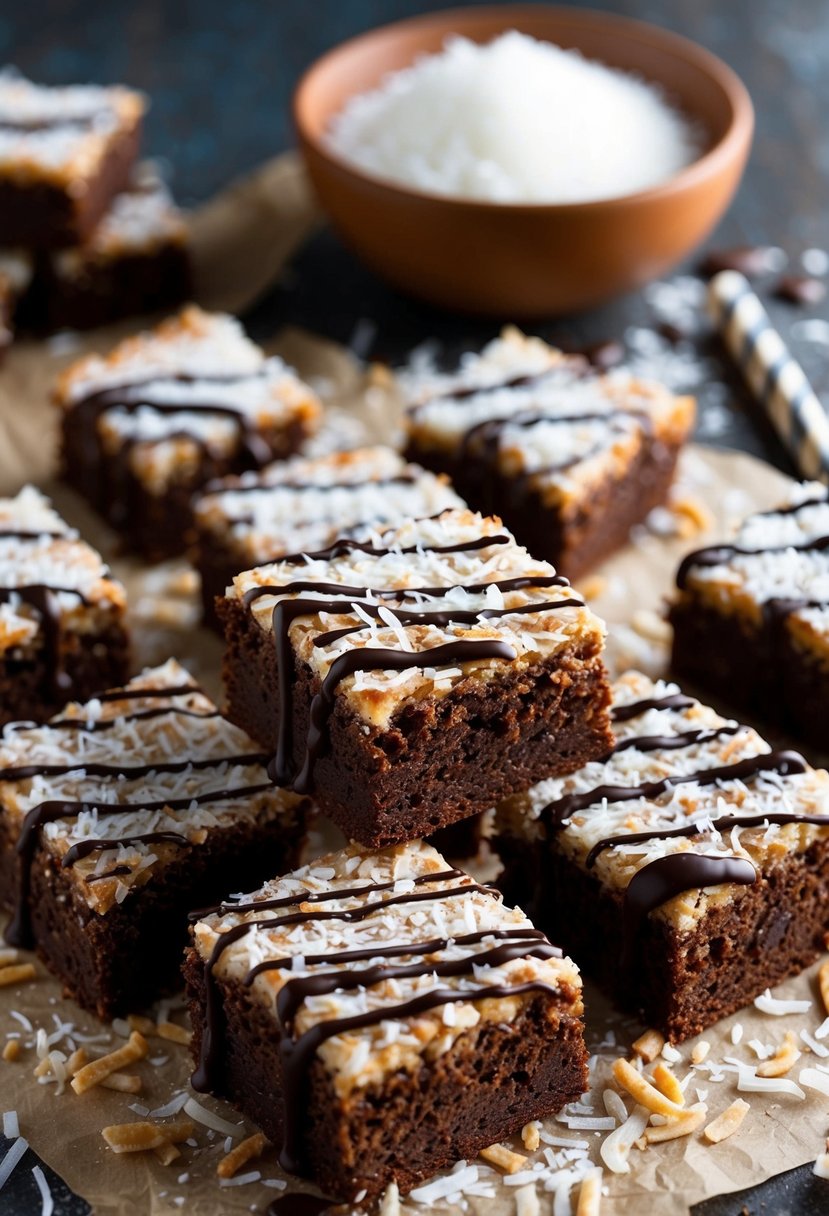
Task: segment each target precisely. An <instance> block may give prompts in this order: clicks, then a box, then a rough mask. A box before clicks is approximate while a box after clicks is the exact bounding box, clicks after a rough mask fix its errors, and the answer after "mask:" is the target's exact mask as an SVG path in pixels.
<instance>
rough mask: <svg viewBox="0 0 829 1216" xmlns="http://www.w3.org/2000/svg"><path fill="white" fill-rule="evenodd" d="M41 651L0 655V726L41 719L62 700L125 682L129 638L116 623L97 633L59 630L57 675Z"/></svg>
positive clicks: (53, 711)
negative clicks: (57, 675) (60, 633)
mask: <svg viewBox="0 0 829 1216" xmlns="http://www.w3.org/2000/svg"><path fill="white" fill-rule="evenodd" d="M53 658H54V656H51V655H50V654H49V652H48V651H47V650H44V649H43V648H40V649H38V650H36V651H27V650H25V649H20V650H17V651H9V652H7V653H6V655H5V656H4V657H3V658H1V659H0V726H5V725H6V723H7V722H45V721H46V720H47V719H48V718H51V717H52V716H53V715H54V714H56V713H57V712H58V711H59V710H60V709H62V708H63V706H64V705H65V704H66V703H67V701H88V700H89V698H90V697H92V696H94V694H95V693H96V692H100V690H101V689H102V688H117V687H119V686H120V685H122V684H124V683H126V680H127V678H128V675H129V666H130V647H129V637H128V635H127V633H126V631H125V630H124V629H123V628H122V627H121V626H114V627H112V628H110V629H107V630H105V631H104V632H103V633H92V634H81V633H63V634H62V635H61V637H60V641H59V657H58V658H59V678H58V679H56V673H55V667H54V665H53Z"/></svg>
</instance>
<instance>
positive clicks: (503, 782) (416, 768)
mask: <svg viewBox="0 0 829 1216" xmlns="http://www.w3.org/2000/svg"><path fill="white" fill-rule="evenodd" d="M218 610H219V615H220V617H221V619H222V624H223V626H224V631H225V637H226V639H227V649H226V651H225V656H224V660H223V676H224V684H225V692H226V695H227V715H228V717H229V718H230V720H231V721H232V722H235V723H236V724H237V725H238V726H241V727H242V728H243V729H244V730H246V731H247V733H248V734H249V735H251V736H252V737H253V738H254V739H256V740H257V741H258V742H259V743H260V744H261V745H262V746H263V747H265V748H268V749H270V750H272V751H275V750H276V744H277V731H278V717H279V714H278V708H277V707H278V703H279V677H278V671H277V662H276V650H275V646H274V639H273V636H272V634H271V633H270V632H265V631H264V630H263V629H261V628H260V627H259V626H258V625H257V623H256V621H255V619H254V618H253V616H252V615H251V614H250V613H249V612H248V611H247V609H246V608H245V607H243V606H242V605H241V604H240V603H239V602H238V600H234V599H230V598H225V599H224V600H222V601H220V602H219V604H218ZM318 687H319V682H318V680H317V678H316V677H315V676H313V675H312V673H311V671H310V668H308V667H306V666H305V664H302V665H301V668H300V669H299V670H297V671H296V673H295V683H294V687H293V692H292V701H293V711H292V717H293V755H294V761H295V763H296V764H297V765H299V764H300V763H301V760H302V757H303V752H304V746H305V738H306V735H307V731H308V723H309V713H310V706H311V701H312V698H313V696H314V694H315V693H316V692H317V691H318ZM609 698H610V693H609V689H608V685H607V681H606V676H605V670H604V666H603V664H602V660H601V654H600V651H599V644H598V641H596V640H594V639H590V641H587V642H585V643H583V644H578V645H574V646H573V647H572V648H571V649H570V650H569V651H568V652H567V653H565V654H557V655H556V656H554V658H553V659H551V660H549V661H547V662H546V663H542V664H538V665H537V666H535V667H530V668H527V669H525V670H523V671H509V672H508V673H507V674H505V675H503V676H500V677H499V678H497V679H493V680H490V681H486V682H485V681H482V680H476V679H474V678H472V679H469V680H467V681H464V682H462V683H459V684H458V685H457V686H456V687H455V689H453V691H452V693H451V694H449V695H447V696H445V697H442V698H439V697H428V698H425V699H423V700H422V701H419V702H417V703H416V704H404V705H403V707H402V708H401V709H400V710H398V711H397V712H396V713H395V715H394V717H393V718H392V720H391V723H390V725H389V727H388V729H386V730H382V731H381V730H379V729H377V728H375V727H370V728H369V729H368V733H366V724H365V723H363V722H362V721H361V720H360V719H359V718H358V717H357V716H355V715H354V714H352V713H350V712H349V709H348V706H347V703H346V701H345V700H344V698H342V697H336V698H335V706H334V710H333V712H332V714H331V717H330V720H329V723H328V727H327V732H326V734H327V740H328V742H327V745H326V747H325V748H324V749H323V751H322V752H321V754H320V755H319V757H318V759H317V761H316V764H315V766H314V791H313V792H314V796H315V798H316V800H317V802H318V803H319V805H320V808H321V809H322V810H323V811H324V812H325V813H326V814H327V815H328V816H329V818H331V819H332V820H333V821H334V823H335V824H336V825H337V826H338V827H339V828H341V830H342V831H343V832H344V833H345V835H346V836H347V837H348V838H349V839H352V840H358V841H359V842H360V843H361V844H363V845H365V846H367V847H369V848H382V847H385V846H386V845H390V844H396V843H398V842H400V841H404V840H416V839H418V838H420V837H423V836H429V835H431V834H432V833H433V832H435V831H437V829H438V828H445V827H448V826H449V825H450V824H452V823H455V822H457V821H458V820H461V819H465V818H467V817H468V816H470V815H474V814H476V813H477V812H479V811H485V810H488V809H489V808H490V807H491V806H493V805H494V804H495V803H496V802H497V801H498V800H499V799H500V798H504V797H507V796H508V795H509V794H510V793H517V792H518V791H520V790H524V789H527V788H528V787H529V786H531V785H533V784H534V783H535V782H537V781H541V780H542V779H543V778H545V777H549V776H556V775H564V774H566V773H570V772H573V771H574V770H575V769H577V768H580V767H581V766H582V765H583V764H586V763H587V762H588V761H590V760H594V759H597V758H598V757H599V756H602V755H604V754H605V753H606V752H607V751H608V750H609V749H610V748H611V747H612V746H613V735H612V732H611V729H610V724H609V717H608V704H609Z"/></svg>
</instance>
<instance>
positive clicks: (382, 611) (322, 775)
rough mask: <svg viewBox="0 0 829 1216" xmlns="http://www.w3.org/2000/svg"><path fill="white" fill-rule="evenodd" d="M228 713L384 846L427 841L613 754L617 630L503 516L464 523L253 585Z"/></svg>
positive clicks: (353, 551) (413, 523)
mask: <svg viewBox="0 0 829 1216" xmlns="http://www.w3.org/2000/svg"><path fill="white" fill-rule="evenodd" d="M217 609H218V612H219V616H220V618H221V621H222V624H223V627H224V630H225V636H226V639H227V649H226V653H225V660H224V668H223V673H224V681H225V689H226V692H227V706H228V709H227V712H228V715H229V716H230V718H231V719H232V720H233V721H235V722H238V723H239V725H240V726H242V727H243V728H244V729H245V730H247V731H248V733H249V734H251V735H252V736H253V737H254V738H255V739H258V740H259V742H260V743H261V744H262V745H263V746H264V747H267V748H269V749H273V750H274V751H275V752H276V755H275V758H274V762H273V764H272V765H271V768H270V772H271V773H272V775H273V776H274V778H275V780H277V781H278V782H279V783H280V784H282V785H287V784H289V783H291V782H293V788H294V789H296V790H299V791H301V792H306V793H310V792H312V791H313V792H314V794H315V796H316V798H317V800H318V802H319V804H320V806H321V808H322V810H323V811H324V812H325V813H326V814H327V815H328V816H329V817H330V818H331V819H332V820H333V821H334V822H335V823H336V824H337V826H338V827H340V828H341V829H342V831H343V832H344V833H345V835H346V836H347V837H349V838H350V839H355V840H359V841H360V842H361V843H362V844H364V845H367V846H369V847H372V848H374V847H379V846H384V845H387V844H394V843H396V842H398V841H402V840H412V839H414V838H416V837H419V836H428V835H430V834H431V833H432V832H434V831H436V830H437V829H438V828H443V827H447V826H448V825H449V824H450V823H454V822H456V821H458V820H460V819H463V818H465V817H467V816H469V815H473V814H475V813H476V812H478V811H482V810H486V809H487V808H488V807H490V806H492V805H493V802H495V801H496V800H497V799H498V798H501V797H504V796H506V795H507V794H508V793H514V792H517V791H518V790H520V789H525V788H526V787H527V786H528V785H530V784H532V782H533V781H535V780H538V779H540V778H541V777H542V776H548V775H550V774H551V773H565V772H570V771H571V770H572V769H574V768H577V767H579V765H581V764H583V763H585V762H586V761H587V760H589V759H591V758H592V757H594V756H596V755H601V754H603V753H604V752H605V751H606V750H607V748H608V747H609V746H610V743H611V741H612V737H611V733H610V727H609V723H608V718H607V703H608V697H609V690H608V686H607V682H606V676H605V671H604V666H603V664H602V646H603V641H604V637H603V626H602V624H601V622H600V621H599V620H598V619H597V618H596V617H595V616H594V615H593V613H592V612H591V611H590V609H589V608H587V607H586V606H585V604H584V602H583V601H582V599H581V598H580V597H579V596H578V595H577V594H576V593H575V592H574V591H573V590H572V588H571V587H570V586H569V584H567V582H566V580H565V579H562V578H561V576H559V575H557V574H556V573H555V571H554V570H553V567H552V566H550V565H548V564H547V563H546V562H539V561H536V560H535V558H533V557H531V556H530V554H529V553H527V551H526V549H523V548H521V547H520V546H519V545H518V544H517V543H516V542H515V540H514V538H513V537H512V536H511V535H510V534H509V533H508V532H506V531H505V530H504V528H503V526H502V524H501V521H500V520H499V519H497V518H484V517H482V516H480V515H476V514H474V513H473V512H471V511H467V510H449V511H445V512H443V513H442V514H441V515H439V516H437V517H434V518H426V519H419V520H408V521H406V522H404V523H402V524H398V525H393V526H388V527H383V528H381V529H379V530H378V531H376V532H374V533H372V534H371V535H370V536H369V537H368V538H367V539H366V540H362V541H360V540H354V539H342V540H338V541H335V542H334V544H333V545H332V546H331V547H330V548H329V549H327V550H324V551H322V552H319V553H316V554H312V555H301V554H297V555H294V556H292V557H288V558H284V559H282V560H281V561H277V562H274V563H272V564H270V565H267V566H258V567H256V568H255V569H253V570H249V571H246V572H244V573H243V574H240V575H237V576H236V578H235V579H234V580H233V585H232V586H231V587H230V588H229V590H228V593H227V595H226V596H225V598H224V599H222V600H219V601H218V603H217Z"/></svg>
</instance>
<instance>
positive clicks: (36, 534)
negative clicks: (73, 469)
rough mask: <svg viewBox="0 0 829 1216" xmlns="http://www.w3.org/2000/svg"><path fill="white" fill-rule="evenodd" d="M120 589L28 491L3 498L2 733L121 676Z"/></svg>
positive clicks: (124, 643) (124, 662)
mask: <svg viewBox="0 0 829 1216" xmlns="http://www.w3.org/2000/svg"><path fill="white" fill-rule="evenodd" d="M125 612H126V596H125V593H124V588H123V587H122V586H121V584H120V583H119V582H116V581H115V580H114V579H113V578H112V577H111V575H110V573H109V571H108V570H107V568H106V566H105V565H104V563H103V561H102V560H101V557H100V556H99V554H98V553H96V552H95V550H94V549H92V548H90V546H89V545H87V544H85V543H84V542H83V541H82V540H79V539H78V534H77V532H74V531H73V530H72V529H71V528H70V527H69V526H68V525H67V524H66V523H64V521H63V520H62V519H61V517H60V516H59V515H58V513H57V511H55V510H54V508H53V507H52V505H51V503H50V502H49V500H48V499H46V498H44V497H43V495H42V494H41V493H40V492H39V491H38V490H36V489H34V488H33V487H32V486H26V487H25V488H24V489H23V490H21V491H20V493H19V494H18V495H17V496H16V497H15V498H0V724H2V723H4V722H10V721H13V720H15V719H23V718H26V719H31V720H33V721H43V719H44V718H48V717H49V716H50V714H53V713H55V712H56V711H57V710H58V709H59V708H60V707H61V706H62V705H63V704H64V703H65V702H66V701H68V700H70V699H71V698H73V697H75V698H84V697H87V696H89V695H90V694H91V693H92V692H94V691H95V690H96V689H98V688H103V687H106V686H107V685H109V684H117V683H119V682H120V681H122V680H124V679H125V678H126V675H127V667H128V663H129V640H128V635H127V626H126V619H125Z"/></svg>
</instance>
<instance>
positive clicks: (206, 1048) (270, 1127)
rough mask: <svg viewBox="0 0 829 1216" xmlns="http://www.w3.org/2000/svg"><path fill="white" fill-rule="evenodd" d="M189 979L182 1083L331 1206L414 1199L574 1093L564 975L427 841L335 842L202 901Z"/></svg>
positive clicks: (573, 1030) (583, 1076)
mask: <svg viewBox="0 0 829 1216" xmlns="http://www.w3.org/2000/svg"><path fill="white" fill-rule="evenodd" d="M300 908H301V911H300V910H299V909H300ZM255 925H258V928H256V930H255V931H254V930H253V927H254V926H255ZM472 925H474V926H476V928H475V929H474V931H472V930H471V926H472ZM185 978H186V983H187V993H188V1002H189V1006H190V1012H191V1017H192V1023H193V1028H194V1033H193V1052H194V1057H195V1060H196V1064H197V1068H196V1072H195V1074H194V1078H193V1083H194V1085H195V1087H196V1088H197V1089H200V1090H205V1091H211V1092H213V1093H216V1094H217V1095H219V1096H222V1097H225V1098H228V1099H229V1100H230V1101H232V1102H233V1103H235V1104H236V1105H237V1106H238V1107H239V1109H240V1110H242V1111H243V1112H244V1114H246V1115H247V1116H249V1117H250V1118H251V1119H253V1120H254V1121H255V1122H256V1123H258V1124H259V1125H260V1126H261V1127H262V1129H263V1131H264V1132H265V1134H266V1135H267V1136H268V1138H269V1139H270V1140H272V1141H273V1143H274V1144H276V1145H279V1146H280V1149H281V1158H280V1159H281V1163H282V1165H283V1166H284V1167H285V1168H286V1169H288V1170H290V1171H291V1172H294V1173H299V1174H302V1175H304V1176H305V1177H308V1178H310V1179H312V1180H313V1181H314V1183H315V1184H316V1185H318V1186H319V1187H320V1188H321V1189H322V1190H323V1191H324V1192H325V1193H326V1194H327V1195H330V1196H332V1197H335V1198H338V1199H342V1200H343V1201H345V1202H349V1201H353V1200H354V1199H355V1198H356V1197H358V1196H359V1195H360V1193H361V1192H362V1193H363V1194H365V1195H366V1196H368V1197H369V1198H373V1197H375V1196H376V1195H378V1194H379V1193H380V1192H381V1191H382V1190H383V1189H384V1187H385V1186H386V1185H387V1184H388V1183H389V1182H391V1181H395V1182H397V1184H398V1186H399V1187H400V1190H401V1191H403V1192H408V1191H409V1190H411V1189H412V1187H413V1186H415V1185H416V1184H417V1183H418V1182H419V1181H422V1180H423V1179H425V1178H428V1177H430V1176H431V1175H432V1174H434V1173H435V1172H436V1171H437V1170H439V1169H442V1168H444V1167H445V1166H448V1165H453V1164H454V1163H455V1162H456V1161H458V1160H460V1159H462V1158H473V1157H474V1156H476V1155H477V1153H478V1152H479V1151H480V1149H482V1148H484V1147H486V1146H488V1145H490V1144H493V1143H495V1142H496V1141H499V1140H502V1139H504V1138H505V1137H506V1136H509V1135H511V1134H513V1133H514V1132H517V1131H519V1130H520V1129H521V1128H522V1127H523V1126H524V1125H525V1124H526V1123H528V1122H529V1121H531V1120H533V1119H539V1118H543V1117H545V1116H547V1115H550V1114H553V1113H555V1112H556V1111H558V1110H560V1109H561V1108H562V1106H564V1105H565V1104H566V1103H567V1102H570V1101H574V1100H575V1099H576V1098H578V1097H579V1096H580V1095H581V1094H582V1093H583V1092H584V1090H585V1089H586V1086H587V1052H586V1049H585V1045H584V1039H583V1024H582V999H581V983H580V979H579V975H578V971H577V969H576V967H575V966H574V964H573V963H572V962H571V961H570V960H569V959H568V958H565V957H563V956H562V955H561V952H560V951H559V950H558V949H557V948H556V947H554V946H551V945H550V943H549V942H548V941H547V940H546V938H545V937H544V936H543V934H541V933H540V932H538V931H537V930H536V929H535V928H534V927H533V925H532V924H531V922H530V921H529V920H528V919H527V917H526V916H525V915H524V914H523V912H521V911H520V910H518V909H511V908H507V907H505V906H504V905H503V904H502V903H501V902H500V900H499V899H498V897H497V896H496V894H495V893H494V892H493V891H492V889H491V888H488V887H482V886H479V885H478V884H477V883H475V882H474V881H473V880H472V879H471V878H470V877H469V876H467V875H466V874H464V873H463V872H461V871H459V870H453V869H451V868H450V867H449V866H448V865H447V863H446V862H445V861H444V860H443V858H442V857H441V856H440V855H439V854H438V853H437V852H436V851H435V850H434V849H432V848H431V847H429V846H428V845H425V844H423V843H422V842H416V843H414V844H409V845H406V846H402V847H398V848H395V849H389V850H386V851H384V852H380V853H377V854H373V855H372V854H368V855H366V854H363V853H361V852H360V851H359V850H358V849H357V848H356V846H349V847H348V848H346V849H345V850H344V851H342V852H340V853H337V854H332V855H329V856H327V857H324V858H321V859H319V860H318V861H315V862H313V863H312V864H311V865H309V866H306V867H303V868H302V869H300V870H297V871H296V872H294V873H293V874H288V875H287V876H285V877H283V878H280V879H276V880H274V881H272V882H269V883H267V884H266V885H265V886H264V887H263V888H262V889H261V890H259V891H257V892H256V893H255V894H253V895H251V896H247V897H234V899H232V900H230V901H228V902H227V903H226V904H222V905H221V906H219V907H218V908H215V909H211V910H210V912H209V913H208V914H205V915H204V916H203V917H202V919H200V920H199V921H198V922H197V923H196V924H195V925H194V928H193V940H192V945H191V947H190V949H189V950H188V952H187V956H186V963H185Z"/></svg>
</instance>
